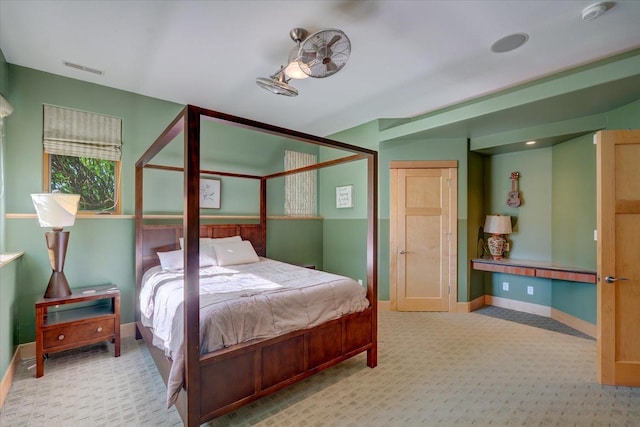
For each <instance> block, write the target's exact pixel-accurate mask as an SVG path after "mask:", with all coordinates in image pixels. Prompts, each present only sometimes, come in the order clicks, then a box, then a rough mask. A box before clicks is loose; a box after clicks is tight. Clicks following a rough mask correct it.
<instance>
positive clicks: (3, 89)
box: [0, 50, 10, 253]
mask: <svg viewBox="0 0 640 427" xmlns="http://www.w3.org/2000/svg"><path fill="white" fill-rule="evenodd" d="M0 94H1V95H2V96H4V97H5V98H8V97H9V64H7V61H6V60H5V58H4V54H3V53H2V50H0ZM2 120H3V122H2V123H3V125H2V126H0V132H2V133H3V134H2V135H0V138H2V137H3V136H4V134H5V133H6V132H5V128H6V127H7V126H8V124H9V120H10V116H9V117H5V118H4V119H2ZM5 144H6V140H4V139H3V140H2V144H1V145H0V159H2V162H0V193H2V195H0V253H2V252H3V251H4V247H5V237H4V228H5V225H4V212H5V207H4V199H5V197H4V191H3V188H4V187H5V182H6V181H5V179H6V178H5V170H4V166H3V165H4V163H5V161H4V159H5V154H6V150H5V148H4V147H5Z"/></svg>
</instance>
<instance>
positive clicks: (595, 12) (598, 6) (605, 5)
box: [582, 2, 615, 21]
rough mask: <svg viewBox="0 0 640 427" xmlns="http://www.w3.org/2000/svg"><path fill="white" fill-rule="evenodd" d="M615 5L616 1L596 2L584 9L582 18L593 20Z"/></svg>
mask: <svg viewBox="0 0 640 427" xmlns="http://www.w3.org/2000/svg"><path fill="white" fill-rule="evenodd" d="M614 5H615V3H614V2H602V3H594V4H592V5H590V6H587V7H585V8H584V9H582V20H583V21H593V20H594V19H596V18H598V17H600V16H602V15H603V14H604V13H605V12H606V11H607V10H609V9H611V8H612V7H613V6H614Z"/></svg>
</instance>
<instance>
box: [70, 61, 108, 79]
mask: <svg viewBox="0 0 640 427" xmlns="http://www.w3.org/2000/svg"><path fill="white" fill-rule="evenodd" d="M63 62H64V65H66V66H67V67H71V68H75V69H76V70H81V71H86V72H87V73H93V74H97V75H99V76H104V71H102V70H98V69H96V68H91V67H85V66H84V65H80V64H74V63H73V62H69V61H63Z"/></svg>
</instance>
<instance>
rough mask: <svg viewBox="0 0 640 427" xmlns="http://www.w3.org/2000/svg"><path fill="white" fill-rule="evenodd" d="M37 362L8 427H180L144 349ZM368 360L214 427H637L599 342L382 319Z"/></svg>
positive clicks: (631, 401) (26, 372) (468, 320)
mask: <svg viewBox="0 0 640 427" xmlns="http://www.w3.org/2000/svg"><path fill="white" fill-rule="evenodd" d="M122 344H123V345H122V356H121V357H119V358H114V357H113V349H112V347H111V344H106V343H105V344H99V345H95V346H91V347H86V348H84V349H79V350H73V351H68V352H63V353H57V354H53V355H51V358H50V359H48V360H47V361H46V362H45V376H44V377H42V378H40V379H37V380H36V379H35V378H34V372H33V369H29V366H30V365H32V364H33V360H31V361H26V362H25V363H24V364H23V366H22V367H21V368H20V370H19V372H18V373H17V377H16V378H15V381H14V384H13V386H12V388H11V390H10V392H9V396H8V397H7V400H6V401H5V404H4V407H3V408H2V410H1V412H0V426H3V427H4V426H43V425H60V426H67V425H73V426H77V427H83V426H91V427H97V426H107V425H109V426H173V425H181V421H180V418H179V416H178V415H177V413H176V412H175V410H174V409H171V410H168V411H167V409H166V408H165V407H164V402H165V395H164V394H165V392H166V389H165V387H164V384H163V382H162V380H161V378H160V375H159V374H158V373H157V370H156V368H155V365H154V364H153V361H152V359H151V357H150V355H149V353H148V351H147V350H146V348H145V347H144V345H143V344H142V343H141V342H136V341H135V340H133V339H132V338H127V339H124V340H123V343H122ZM365 359H366V358H365V355H360V356H358V357H356V358H354V359H351V360H348V361H346V362H343V363H341V364H339V365H337V366H335V367H333V368H331V369H329V370H327V371H324V372H322V373H319V374H317V375H315V376H313V377H311V378H308V379H306V380H304V381H302V382H300V383H298V384H295V385H293V386H291V387H289V388H287V389H285V390H282V391H280V392H278V393H276V394H275V395H272V396H268V397H266V398H264V399H262V400H259V401H257V402H254V403H253V404H250V405H248V406H246V407H244V408H241V409H239V410H238V411H235V412H233V413H231V414H228V415H225V416H222V417H220V418H218V419H216V420H214V421H212V422H210V423H208V424H207V425H209V426H249V425H259V426H341V427H342V426H438V425H442V426H450V425H460V426H467V425H477V426H489V425H495V426H503V425H520V426H638V425H640V388H630V387H606V386H601V385H599V384H598V383H597V382H596V343H595V341H593V340H591V339H585V338H581V337H577V336H572V335H567V334H563V333H558V332H554V331H549V330H545V329H540V328H537V327H531V326H527V325H522V324H519V323H515V322H511V321H507V320H504V319H499V318H495V317H492V316H486V315H481V314H477V313H470V314H463V313H460V314H450V313H398V312H381V313H380V319H379V364H378V367H376V368H375V369H370V368H368V367H367V366H366V363H365Z"/></svg>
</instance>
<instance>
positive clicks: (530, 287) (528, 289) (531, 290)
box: [527, 286, 533, 295]
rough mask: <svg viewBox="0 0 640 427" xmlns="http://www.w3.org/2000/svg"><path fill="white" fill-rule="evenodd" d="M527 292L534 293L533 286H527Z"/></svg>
mask: <svg viewBox="0 0 640 427" xmlns="http://www.w3.org/2000/svg"><path fill="white" fill-rule="evenodd" d="M527 294H529V295H533V286H527Z"/></svg>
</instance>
